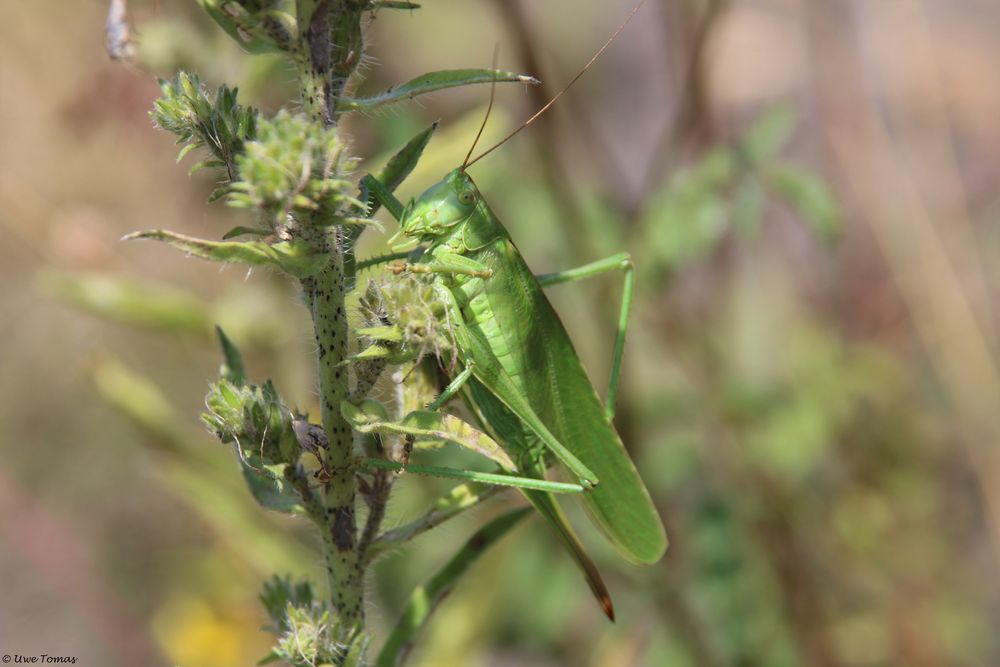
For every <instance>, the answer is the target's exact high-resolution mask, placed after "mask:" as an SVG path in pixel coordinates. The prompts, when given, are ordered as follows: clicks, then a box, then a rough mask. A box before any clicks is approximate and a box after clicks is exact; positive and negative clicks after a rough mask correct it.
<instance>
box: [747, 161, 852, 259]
mask: <svg viewBox="0 0 1000 667" xmlns="http://www.w3.org/2000/svg"><path fill="white" fill-rule="evenodd" d="M765 179H766V182H767V184H768V185H769V186H770V187H771V189H772V190H774V192H775V193H777V195H778V196H779V197H780V198H781V199H782V200H784V201H785V202H786V203H787V204H788V205H789V206H791V207H792V208H793V209H795V210H796V211H797V212H798V214H799V215H800V216H802V219H803V220H804V221H805V222H806V224H808V225H809V227H810V228H811V229H812V231H813V232H814V233H815V234H816V235H818V236H819V237H820V238H821V239H823V240H824V241H827V242H830V241H833V240H835V239H836V238H837V235H838V233H839V232H840V212H839V210H838V208H837V203H836V201H834V198H833V195H831V194H830V190H829V189H828V188H827V187H826V183H824V182H823V179H822V178H820V177H819V176H817V175H815V174H813V173H811V172H809V171H807V170H805V169H804V168H803V167H801V166H796V165H790V164H778V165H775V166H774V167H772V168H770V169H769V170H768V171H767V173H766V175H765Z"/></svg>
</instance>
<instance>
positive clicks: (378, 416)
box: [340, 399, 517, 470]
mask: <svg viewBox="0 0 1000 667" xmlns="http://www.w3.org/2000/svg"><path fill="white" fill-rule="evenodd" d="M340 412H341V414H342V415H343V416H344V419H346V420H347V421H348V422H349V423H350V424H351V426H353V427H354V428H355V429H356V430H357V431H360V432H361V433H395V434H398V435H409V436H413V437H415V438H418V439H422V440H446V441H448V442H453V443H455V444H456V445H459V446H461V447H465V448H466V449H469V450H472V451H474V452H476V453H477V454H480V455H482V456H485V457H486V458H488V459H490V460H491V461H493V462H495V463H497V464H499V465H500V466H501V467H502V468H504V469H505V470H516V469H517V468H516V466H515V465H514V462H513V461H512V460H511V458H510V457H509V456H508V455H507V453H506V452H505V451H503V450H502V449H501V448H500V445H498V444H497V443H496V441H494V440H493V439H492V438H490V437H489V436H487V435H486V434H485V433H483V432H482V431H479V430H477V429H475V428H473V427H472V426H470V425H469V424H466V423H465V422H464V421H462V420H461V419H459V418H458V417H455V416H454V415H449V414H445V413H441V412H432V411H429V410H414V411H413V412H411V413H409V414H408V415H406V417H404V418H403V420H402V421H400V422H394V421H391V420H390V419H389V416H388V413H387V412H386V409H385V406H383V405H382V404H381V403H379V402H378V401H374V400H371V399H367V400H365V401H363V402H362V403H361V405H352V404H351V403H348V402H346V401H345V402H344V403H342V404H341V408H340Z"/></svg>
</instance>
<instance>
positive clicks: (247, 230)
mask: <svg viewBox="0 0 1000 667" xmlns="http://www.w3.org/2000/svg"><path fill="white" fill-rule="evenodd" d="M273 233H274V230H273V229H269V228H267V227H245V226H243V225H237V226H235V227H233V228H232V229H230V230H229V231H228V232H226V233H225V234H223V235H222V240H223V241H228V240H229V239H231V238H233V237H235V236H244V235H246V236H270V235H271V234H273Z"/></svg>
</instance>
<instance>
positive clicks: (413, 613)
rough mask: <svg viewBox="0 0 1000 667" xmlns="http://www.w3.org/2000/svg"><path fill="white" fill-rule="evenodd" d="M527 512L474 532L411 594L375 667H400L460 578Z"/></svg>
mask: <svg viewBox="0 0 1000 667" xmlns="http://www.w3.org/2000/svg"><path fill="white" fill-rule="evenodd" d="M528 512H529V510H528V509H527V508H522V509H517V510H513V511H511V512H507V513H506V514H501V515H500V516H499V517H497V518H496V519H493V520H492V521H490V522H489V523H488V524H486V525H485V526H483V527H482V528H480V529H479V530H478V531H476V532H475V534H473V535H472V537H470V538H469V540H468V541H467V542H466V543H465V545H464V546H463V547H462V548H461V549H460V550H459V551H458V553H456V554H455V555H454V556H452V558H451V560H449V561H448V562H447V563H445V565H444V567H442V568H441V569H440V570H438V572H437V573H435V574H434V576H433V577H431V578H430V579H428V580H427V582H426V583H425V584H423V585H422V586H418V587H417V588H415V589H414V590H413V592H412V593H411V594H410V598H409V600H408V601H407V603H406V607H405V609H404V610H403V614H402V616H401V617H400V619H399V621H398V622H397V623H396V627H395V628H393V630H392V633H391V634H390V635H389V637H388V638H387V639H386V641H385V645H384V646H383V647H382V651H381V652H380V653H379V656H378V659H377V661H376V662H375V665H376V667H397V666H398V665H401V664H402V663H403V660H404V659H405V658H406V655H407V654H408V653H409V652H410V651H411V650H412V648H413V644H414V642H415V641H416V639H417V635H419V634H420V632H421V630H423V628H424V627H425V626H426V625H427V622H428V621H429V620H430V617H431V614H433V613H434V610H435V609H437V606H438V605H439V604H440V603H441V601H442V600H444V598H445V597H447V596H448V594H449V593H450V592H451V591H452V589H453V588H454V587H455V584H456V583H457V582H458V580H459V578H461V576H462V575H463V574H465V573H466V572H467V571H468V570H469V568H470V567H472V565H473V564H474V563H475V562H476V561H477V560H479V557H480V556H482V555H483V554H484V553H485V552H486V550H487V549H489V548H490V547H491V546H492V545H494V544H496V543H497V542H498V541H499V540H500V539H501V538H502V537H503V536H504V535H506V534H507V533H508V532H510V530H511V529H512V528H513V527H514V526H516V525H517V524H518V522H519V521H521V520H522V519H523V518H524V517H525V516H527V514H528Z"/></svg>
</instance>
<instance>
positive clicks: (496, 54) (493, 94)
mask: <svg viewBox="0 0 1000 667" xmlns="http://www.w3.org/2000/svg"><path fill="white" fill-rule="evenodd" d="M499 57H500V42H497V43H496V44H494V45H493V81H491V82H490V103H489V105H487V107H486V115H485V116H484V117H483V124H482V125H480V126H479V132H477V133H476V138H475V139H473V140H472V145H471V146H469V152H468V153H466V154H465V160H463V161H462V169H461V171H465V168H466V167H468V166H469V158H470V157H472V151H474V150H476V144H478V143H479V138H480V137H481V136H483V130H485V129H486V121H488V120H489V119H490V112H491V111H493V98H494V97H496V92H497V62H498V59H499Z"/></svg>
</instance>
